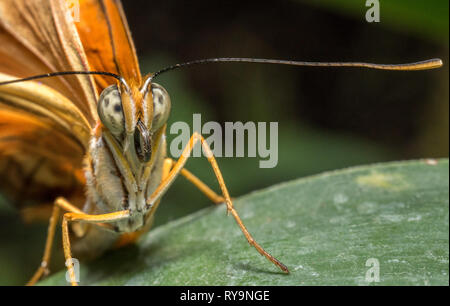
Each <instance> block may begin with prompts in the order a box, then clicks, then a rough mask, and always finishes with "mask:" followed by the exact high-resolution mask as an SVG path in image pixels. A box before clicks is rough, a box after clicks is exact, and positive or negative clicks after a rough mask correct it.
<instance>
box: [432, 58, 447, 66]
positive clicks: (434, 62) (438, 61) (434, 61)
mask: <svg viewBox="0 0 450 306" xmlns="http://www.w3.org/2000/svg"><path fill="white" fill-rule="evenodd" d="M430 62H431V64H432V68H439V67H442V65H444V63H443V62H442V60H441V59H440V58H433V59H432V60H430Z"/></svg>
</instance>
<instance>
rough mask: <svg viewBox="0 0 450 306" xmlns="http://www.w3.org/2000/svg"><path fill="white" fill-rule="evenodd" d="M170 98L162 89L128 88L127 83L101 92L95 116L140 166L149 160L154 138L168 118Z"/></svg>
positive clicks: (150, 86) (153, 86) (149, 85)
mask: <svg viewBox="0 0 450 306" xmlns="http://www.w3.org/2000/svg"><path fill="white" fill-rule="evenodd" d="M170 107H171V102H170V97H169V94H168V93H167V91H166V90H165V89H164V87H162V86H161V85H159V84H157V83H152V82H151V81H148V82H145V83H144V85H143V86H142V87H141V88H139V87H138V86H128V85H127V83H126V82H120V83H119V84H118V85H111V86H109V87H107V88H105V89H104V90H103V92H102V93H101V95H100V98H99V101H98V108H97V111H98V115H99V118H100V121H101V122H102V124H103V126H104V127H105V128H106V130H107V131H108V132H109V133H110V134H111V135H112V136H113V137H114V139H115V140H116V141H117V142H118V143H119V144H120V145H121V146H122V148H123V151H124V152H126V151H127V152H129V154H130V155H131V158H132V159H135V160H136V161H139V162H140V163H147V162H149V161H150V160H151V156H152V150H153V148H152V147H153V142H154V136H155V135H159V134H160V133H159V132H160V130H161V129H162V128H163V127H164V125H165V123H166V122H167V119H168V117H169V114H170Z"/></svg>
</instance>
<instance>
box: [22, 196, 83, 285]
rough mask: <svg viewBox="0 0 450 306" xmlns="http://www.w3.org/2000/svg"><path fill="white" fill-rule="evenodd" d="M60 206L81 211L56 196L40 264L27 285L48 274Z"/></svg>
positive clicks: (77, 211)
mask: <svg viewBox="0 0 450 306" xmlns="http://www.w3.org/2000/svg"><path fill="white" fill-rule="evenodd" d="M61 208H62V209H64V210H65V211H70V212H76V213H83V212H82V211H81V210H79V209H78V208H77V207H75V206H73V205H71V204H70V203H69V202H68V201H67V200H65V199H63V198H57V199H56V200H55V202H54V205H53V210H52V215H51V217H50V222H49V226H48V232H47V240H46V242H45V249H44V255H43V256H42V261H41V265H40V266H39V268H38V269H37V271H36V272H35V273H34V275H33V277H32V278H31V279H30V280H29V281H28V283H27V286H32V285H34V284H35V283H36V282H37V281H38V280H39V279H40V278H41V277H42V275H44V274H48V272H49V271H48V266H49V263H50V259H51V255H52V245H53V240H54V238H55V230H56V225H57V224H58V219H59V215H60V211H61Z"/></svg>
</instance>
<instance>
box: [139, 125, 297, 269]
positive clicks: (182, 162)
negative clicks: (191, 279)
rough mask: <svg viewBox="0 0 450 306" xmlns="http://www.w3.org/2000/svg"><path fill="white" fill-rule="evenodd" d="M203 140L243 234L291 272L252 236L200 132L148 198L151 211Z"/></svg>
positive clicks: (255, 246) (227, 203) (204, 148)
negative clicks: (193, 150)
mask: <svg viewBox="0 0 450 306" xmlns="http://www.w3.org/2000/svg"><path fill="white" fill-rule="evenodd" d="M199 141H200V142H201V144H202V147H203V151H204V153H205V155H206V157H207V159H208V162H209V163H210V165H211V167H212V168H213V171H214V174H215V176H216V178H217V181H218V182H219V185H220V188H221V190H222V196H223V197H224V199H225V203H226V205H227V210H228V213H231V214H232V215H233V217H234V219H235V220H236V223H237V224H238V226H239V227H240V229H241V230H242V232H243V234H244V235H245V238H247V241H248V243H249V244H250V245H251V246H253V247H254V248H255V249H256V250H257V251H258V252H259V253H260V254H261V255H263V256H265V257H266V258H267V259H268V260H270V261H271V262H272V263H273V264H275V265H276V266H278V267H279V268H280V269H281V270H282V271H284V272H286V273H289V270H288V269H287V267H286V266H285V265H284V264H282V263H281V262H280V261H278V260H277V259H276V258H275V257H273V256H272V255H270V254H269V253H267V252H266V251H265V250H264V249H263V248H262V247H261V246H260V245H259V244H258V243H257V242H256V241H255V239H254V238H253V237H252V236H251V234H250V233H249V232H248V230H247V228H246V227H245V225H244V224H243V222H242V220H241V218H240V217H239V214H238V213H237V211H236V210H235V209H234V207H233V203H232V201H231V198H230V195H229V193H228V189H227V187H226V185H225V182H224V179H223V177H222V173H221V172H220V169H219V166H218V165H217V162H216V159H215V158H214V155H213V153H212V151H211V149H210V148H209V146H208V143H207V142H206V141H205V140H204V138H203V137H202V136H201V135H200V134H198V133H194V134H193V135H192V137H191V139H190V140H189V144H188V145H187V146H186V147H185V148H184V150H183V153H182V155H181V156H180V158H179V159H178V161H177V162H176V163H175V165H173V168H172V169H171V171H170V173H169V174H168V175H167V177H166V179H164V180H163V181H162V183H161V184H160V185H159V186H158V188H156V190H155V191H154V192H153V194H152V195H151V196H150V197H149V199H147V205H149V206H151V210H150V213H152V212H154V211H155V210H156V208H157V206H158V200H159V199H160V198H161V196H162V195H163V194H164V193H165V192H166V191H167V189H168V188H169V187H170V185H171V184H172V183H173V181H174V179H175V178H176V177H177V175H178V174H180V172H181V171H182V169H183V167H184V165H185V164H186V162H187V159H188V158H189V156H190V153H191V151H192V149H193V147H194V145H195V144H196V143H198V142H199Z"/></svg>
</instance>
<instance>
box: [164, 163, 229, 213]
mask: <svg viewBox="0 0 450 306" xmlns="http://www.w3.org/2000/svg"><path fill="white" fill-rule="evenodd" d="M164 163H165V164H167V165H168V168H169V170H170V169H172V167H173V165H174V164H175V161H174V160H173V159H172V158H166V159H165V160H164ZM168 174H169V173H167V175H168ZM180 174H181V175H182V176H184V177H185V178H186V179H187V180H188V181H189V182H191V183H192V184H193V185H194V186H195V187H197V188H198V189H199V190H200V192H202V193H203V194H204V195H205V196H206V197H208V198H209V199H210V200H211V201H212V202H213V203H215V204H221V203H224V202H225V199H224V197H222V196H221V195H218V194H217V193H215V192H214V191H213V190H212V189H211V188H209V186H208V185H206V184H205V183H203V182H202V181H201V180H200V179H199V178H198V177H196V176H195V175H194V174H193V173H192V172H190V171H189V170H187V169H186V168H182V169H181V172H180ZM167 175H166V177H167ZM164 178H165V177H164Z"/></svg>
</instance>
